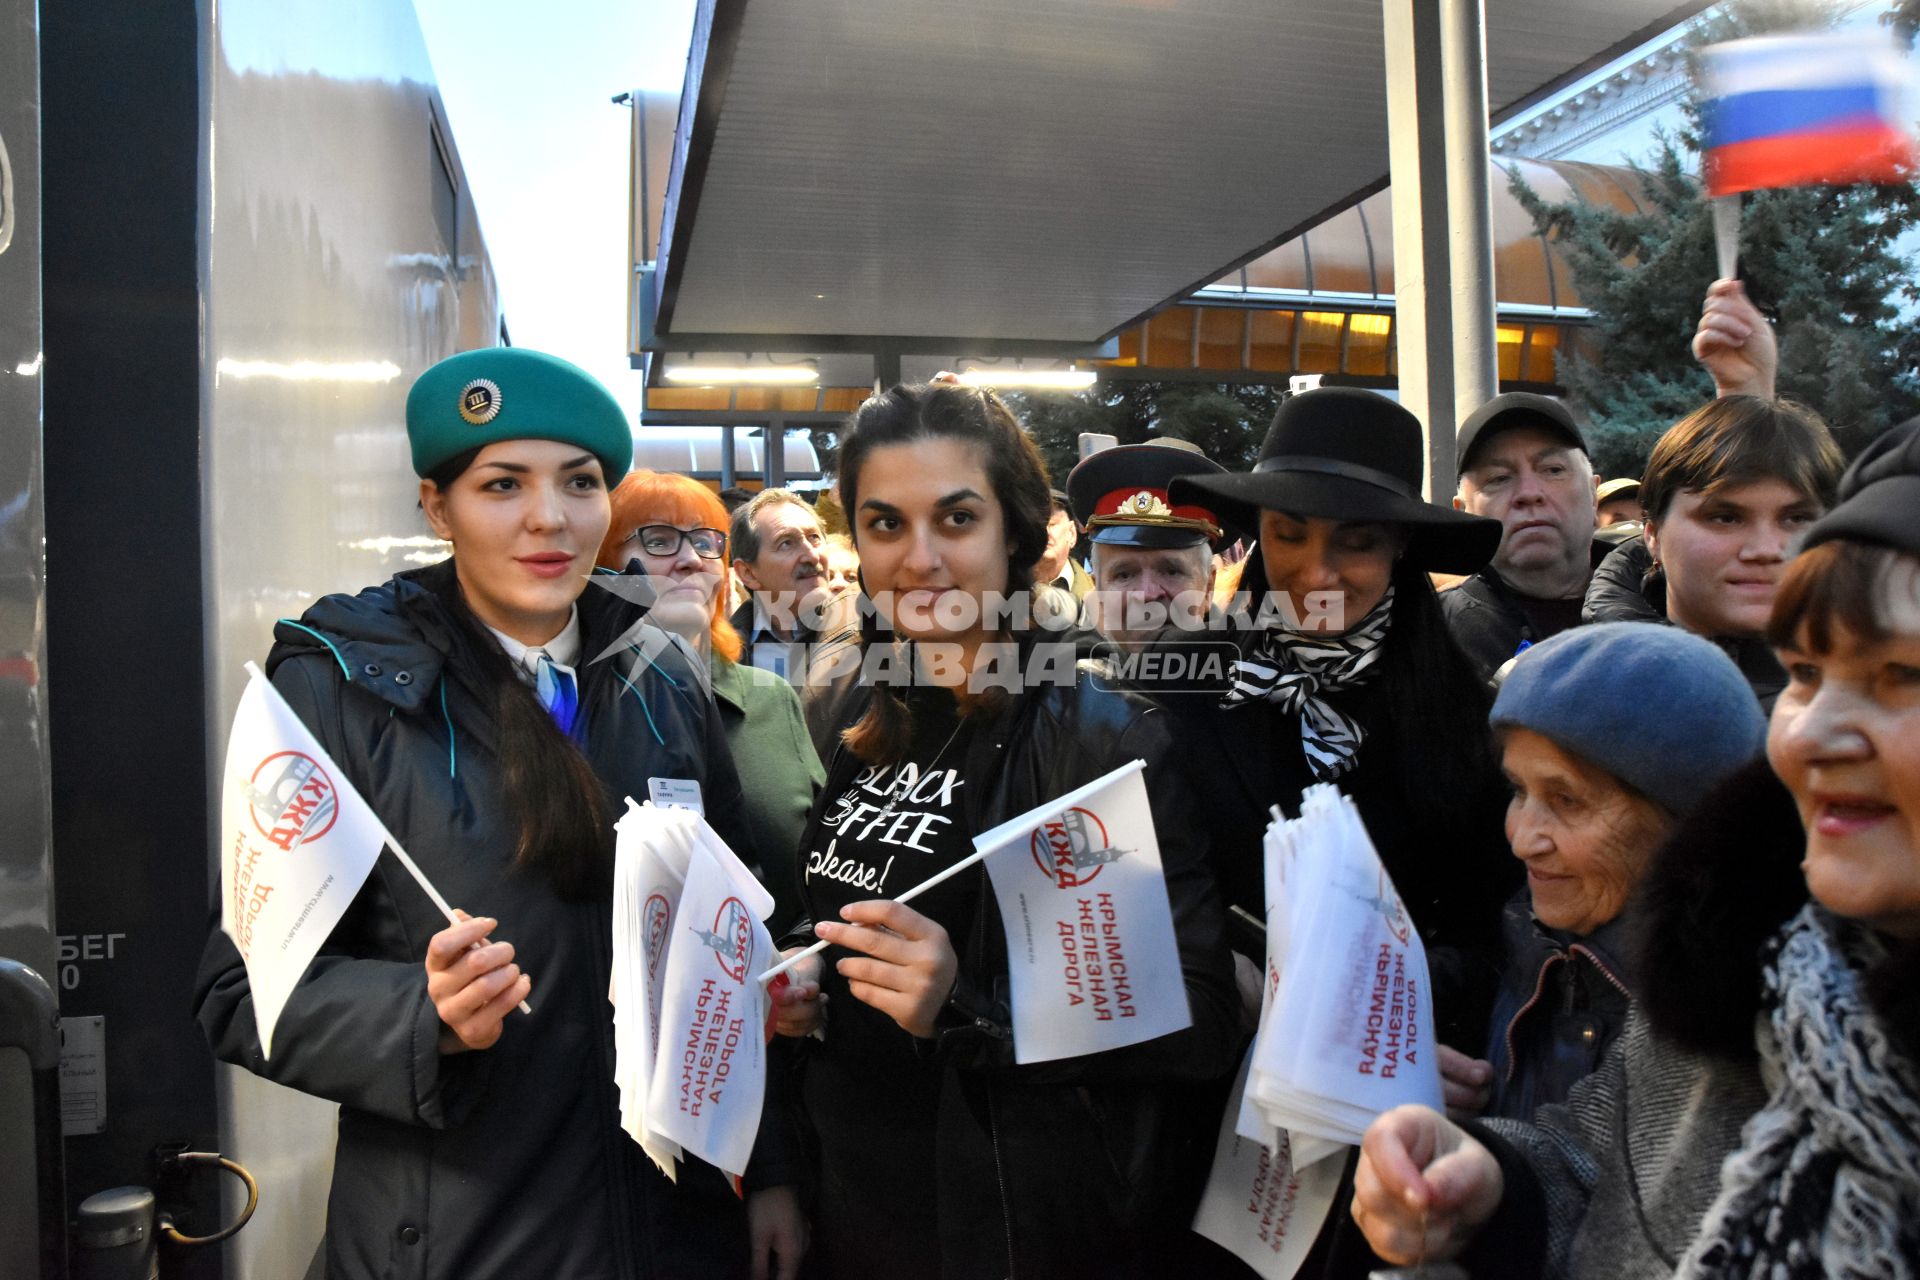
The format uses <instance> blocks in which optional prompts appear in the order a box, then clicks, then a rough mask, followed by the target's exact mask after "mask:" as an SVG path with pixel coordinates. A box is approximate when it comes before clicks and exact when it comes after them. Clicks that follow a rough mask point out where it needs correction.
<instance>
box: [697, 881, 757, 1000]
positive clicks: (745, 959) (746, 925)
mask: <svg viewBox="0 0 1920 1280" xmlns="http://www.w3.org/2000/svg"><path fill="white" fill-rule="evenodd" d="M692 928H693V936H694V937H696V938H698V939H700V943H701V945H702V946H705V947H707V948H709V949H711V950H712V952H713V955H714V959H715V960H717V961H718V962H719V964H720V972H722V973H724V974H726V975H727V976H728V977H729V978H732V979H733V980H734V981H735V982H745V981H746V980H747V970H748V969H749V968H751V967H752V965H753V915H752V913H750V912H749V911H748V910H747V908H746V904H745V903H743V902H741V901H740V899H738V898H728V899H727V900H726V901H725V902H723V903H721V904H720V909H719V910H718V911H716V912H714V915H713V928H711V929H702V928H700V927H699V926H698V925H694V926H693V927H692Z"/></svg>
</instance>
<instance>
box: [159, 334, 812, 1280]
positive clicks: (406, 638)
mask: <svg viewBox="0 0 1920 1280" xmlns="http://www.w3.org/2000/svg"><path fill="white" fill-rule="evenodd" d="M407 434H408V438H409V441H410V443H411V445H412V452H413V464H414V469H415V471H416V472H418V474H419V475H420V477H421V479H420V503H421V506H422V508H423V510H424V512H425V514H426V517H427V520H428V522H429V523H430V524H431V526H432V527H433V530H434V532H435V533H436V534H438V535H439V536H440V537H442V538H445V539H446V540H447V541H449V542H450V543H451V544H452V545H453V551H454V555H453V558H452V559H450V560H447V561H445V562H442V563H440V564H437V565H433V566H430V567H428V568H425V569H419V570H412V571H409V572H407V573H403V574H400V575H398V576H397V577H395V578H394V579H392V580H391V581H390V582H388V583H386V584H384V585H382V586H378V587H372V588H369V589H367V590H365V591H362V592H360V593H359V594H358V595H353V596H347V595H335V596H328V597H326V598H324V599H322V600H320V601H318V602H317V603H315V604H314V605H313V606H312V607H311V608H310V609H309V610H308V611H307V612H306V613H305V614H304V615H303V616H302V617H301V618H300V619H299V620H298V621H292V620H286V621H283V622H282V623H281V624H280V626H279V628H278V629H277V631H276V644H275V646H274V649H273V652H272V654H271V655H270V656H269V657H268V660H267V664H266V665H267V672H268V675H269V676H270V678H271V679H272V681H273V684H274V687H275V688H276V689H277V690H278V691H279V692H280V693H281V694H282V695H283V696H284V698H285V699H286V701H287V702H288V703H289V704H290V705H291V706H292V708H293V710H294V711H295V712H296V713H297V714H298V715H299V717H300V719H301V720H302V721H303V722H304V723H305V724H306V726H307V727H308V729H310V730H311V731H312V733H313V734H314V735H315V737H316V738H318V740H319V741H320V743H321V745H322V746H323V748H324V749H325V750H326V752H327V754H328V755H329V756H330V757H331V758H332V759H333V761H334V762H335V763H336V764H337V765H338V767H339V768H340V769H341V770H342V771H343V772H345V774H346V775H347V777H346V779H345V782H346V783H349V784H351V786H352V787H353V789H354V790H355V791H357V792H358V793H359V794H360V795H361V796H363V797H364V798H365V799H366V800H367V801H368V803H369V804H370V805H371V806H372V808H373V810H374V811H375V813H376V814H377V815H378V816H379V818H380V820H381V821H382V822H383V823H384V824H385V826H386V828H387V829H388V831H390V832H391V833H392V836H393V838H394V840H395V841H396V842H398V843H399V844H401V845H403V846H404V847H405V849H406V852H407V853H408V854H410V855H411V857H412V858H413V860H414V862H416V863H417V864H418V865H419V866H420V867H421V868H422V870H423V871H424V872H425V874H426V876H427V878H428V879H429V880H430V881H431V882H432V883H433V884H434V885H435V886H436V887H437V888H438V889H439V891H440V892H441V893H442V894H443V895H444V897H445V898H446V899H447V900H448V901H450V902H452V903H455V904H463V905H465V906H468V907H471V908H473V909H474V910H476V911H484V912H485V913H486V915H485V916H483V917H480V918H466V917H465V916H464V914H463V916H462V919H461V920H460V922H458V923H454V924H451V925H450V924H449V922H448V921H447V920H446V919H445V918H443V917H442V916H441V914H440V913H439V911H438V910H437V909H436V908H435V906H434V904H433V902H432V901H431V900H430V899H429V898H428V896H427V895H426V893H425V892H424V891H423V890H422V889H421V888H420V887H419V886H418V885H416V884H415V883H413V881H412V880H411V879H409V878H408V876H407V875H406V874H405V873H404V872H403V871H402V870H401V868H400V866H399V864H398V863H397V861H396V860H395V859H393V858H391V857H389V856H385V855H383V856H382V857H381V859H380V861H379V862H378V863H377V864H376V866H375V868H374V871H373V873H372V875H371V876H370V877H369V878H368V880H367V882H366V884H365V886H364V887H363V888H361V890H360V892H359V894H358V896H357V897H356V899H355V900H354V903H353V905H352V907H351V908H350V909H349V910H348V912H347V914H346V915H345V917H344V918H343V919H342V920H341V923H340V924H339V926H338V927H337V928H336V929H335V931H334V933H333V935H332V936H331V938H330V939H329V941H328V943H327V945H326V947H325V948H324V949H322V951H321V952H320V955H319V957H318V958H317V959H316V960H315V961H314V963H313V964H312V965H311V967H310V968H309V969H308V970H307V973H306V975H305V977H304V978H303V979H302V980H301V982H300V984H299V985H298V986H297V987H296V988H295V989H294V990H293V992H292V994H291V996H290V997H289V998H288V1000H287V1003H286V1005H285V1008H284V1010H283V1012H282V1014H281V1017H280V1020H279V1023H278V1027H277V1030H276V1032H275V1034H274V1040H273V1052H272V1055H271V1057H268V1056H267V1055H266V1054H264V1053H263V1052H262V1051H261V1047H260V1045H259V1043H258V1041H257V1038H256V1033H255V1025H254V1024H255V1019H254V1016H253V1012H252V1007H251V1005H252V1002H251V996H250V992H249V987H248V982H247V975H246V970H245V969H244V967H243V966H242V964H241V961H240V957H239V955H238V953H237V952H236V951H235V949H234V947H233V944H232V943H231V942H230V941H229V939H228V938H227V936H226V935H225V934H224V933H219V932H216V933H215V934H214V935H213V936H212V938H211V939H210V940H209V942H208V945H207V950H206V954H205V956H204V958H203V961H202V966H201V972H200V975H199V979H198V982H197V990H196V1012H197V1014H198V1017H199V1020H200V1022H201V1025H202V1027H203V1028H204V1029H205V1031H206V1034H207V1038H208V1040H209V1042H210V1043H211V1045H212V1046H213V1049H214V1052H215V1053H216V1055H217V1056H219V1057H221V1058H222V1059H224V1060H226V1061H229V1062H232V1063H235V1064H237V1065H240V1066H244V1067H246V1068H247V1069H248V1070H250V1071H253V1072H255V1073H257V1074H259V1075H262V1076H264V1077H266V1078H268V1079H270V1080H274V1081H277V1082H279V1083H282V1084H285V1085H288V1086H290V1087H292V1088H295V1089H299V1090H302V1091H303V1092H307V1093H311V1094H314V1095H317V1096H319V1097H322V1098H326V1099H329V1100H331V1101H334V1102H337V1103H339V1104H340V1121H339V1140H338V1146H337V1148H336V1152H335V1159H334V1179H333V1189H332V1194H331V1197H330V1199H329V1202H328V1222H327V1238H326V1254H327V1274H328V1275H329V1276H337V1277H350V1278H360V1277H365V1278H366V1280H373V1278H374V1277H382V1278H384V1277H393V1276H407V1277H415V1278H417V1280H440V1278H442V1277H445V1278H447V1280H451V1278H452V1277H460V1278H461V1280H480V1278H491V1280H524V1278H525V1277H529V1276H543V1277H556V1278H557V1277H562V1276H564V1277H568V1278H569V1280H573V1278H575V1277H583V1278H587V1280H645V1278H650V1277H673V1276H682V1275H694V1274H698V1275H702V1276H739V1277H745V1276H747V1275H748V1274H749V1272H750V1270H751V1269H752V1265H753V1264H752V1263H750V1260H749V1253H750V1247H749V1219H750V1218H751V1219H752V1220H753V1223H754V1225H753V1230H752V1248H753V1250H754V1251H756V1252H757V1253H758V1254H759V1255H760V1256H758V1257H756V1258H755V1259H754V1260H753V1262H754V1263H757V1264H759V1266H760V1267H761V1268H763V1269H764V1267H765V1261H766V1254H768V1253H769V1252H773V1253H778V1254H779V1255H780V1262H781V1264H782V1265H781V1274H782V1275H791V1274H792V1272H793V1269H794V1267H795V1266H796V1265H797V1261H798V1256H799V1253H800V1252H801V1250H802V1249H803V1248H804V1244H803V1240H802V1237H803V1235H804V1225H803V1224H802V1223H801V1222H800V1220H799V1217H798V1212H797V1205H796V1202H795V1201H794V1198H793V1196H792V1194H791V1193H790V1192H789V1191H786V1190H785V1189H784V1188H782V1187H781V1186H779V1185H778V1184H779V1183H781V1182H783V1181H784V1179H783V1178H782V1177H781V1175H780V1171H779V1170H778V1168H777V1167H772V1166H771V1165H769V1164H767V1163H766V1162H763V1163H762V1165H760V1166H756V1168H755V1169H753V1170H750V1171H749V1183H750V1185H754V1186H764V1187H766V1188H767V1189H765V1190H762V1191H759V1192H758V1193H757V1194H755V1195H754V1196H753V1197H752V1198H751V1199H750V1201H749V1204H748V1206H747V1208H746V1209H745V1210H743V1208H742V1205H741V1202H740V1200H739V1198H738V1196H737V1195H736V1194H735V1192H734V1190H733V1188H732V1187H730V1186H728V1185H727V1184H726V1182H725V1180H724V1179H723V1178H722V1177H721V1176H720V1175H719V1174H718V1173H717V1172H715V1171H714V1170H712V1169H710V1168H707V1167H705V1166H699V1165H693V1164H689V1166H688V1167H686V1168H684V1169H683V1170H682V1171H681V1174H680V1179H679V1182H678V1185H675V1184H673V1183H670V1182H668V1181H667V1179H666V1178H664V1177H663V1176H661V1174H660V1173H659V1172H658V1171H657V1170H655V1169H654V1168H653V1167H652V1166H651V1165H650V1164H649V1162H648V1161H647V1160H646V1158H645V1157H644V1156H643V1155H642V1153H641V1152H640V1149H639V1147H638V1146H636V1145H635V1144H634V1143H633V1142H631V1141H630V1140H629V1139H628V1138H627V1137H626V1135H625V1134H624V1133H622V1131H621V1127H620V1122H619V1115H618V1099H617V1097H616V1094H615V1086H614V1073H613V1040H612V1019H611V1016H610V1014H611V1011H610V1008H609V1006H608V1004H607V990H608V983H609V974H610V967H609V956H608V954H607V952H608V945H609V942H608V940H609V936H610V921H609V915H608V911H609V907H608V900H609V893H610V888H611V865H612V864H611V846H612V817H613V811H614V806H615V805H617V804H618V803H619V801H620V798H621V797H622V796H633V797H636V798H641V799H644V798H646V797H647V796H648V795H649V793H650V791H651V790H653V789H654V788H655V787H656V786H658V785H659V784H668V785H669V788H670V790H672V792H673V793H674V794H675V795H676V796H680V797H688V796H692V797H697V799H698V801H699V802H703V803H704V808H705V811H706V813H707V814H708V816H709V818H710V820H711V821H712V823H713V825H714V826H715V827H716V828H717V829H719V830H720V831H721V832H722V834H723V835H724V836H726V837H727V838H729V839H730V840H741V841H742V842H743V846H742V847H744V834H743V832H742V831H741V829H740V825H739V822H738V815H739V814H740V813H741V810H742V806H741V797H740V782H739V778H738V777H737V775H736V773H735V771H734V768H733V764H732V761H731V759H730V758H729V756H728V754H727V751H726V747H725V743H724V740H723V738H722V734H721V729H720V727H719V723H718V720H717V717H716V715H715V713H714V709H713V707H712V705H711V703H710V702H709V701H708V700H707V699H706V697H705V696H704V692H703V688H702V683H701V680H700V676H699V673H698V672H696V671H695V670H694V669H693V668H692V667H691V666H690V665H689V664H688V663H687V662H686V660H685V657H684V654H683V652H682V651H681V650H679V649H678V648H676V647H675V646H674V645H673V644H671V643H668V642H666V641H665V638H664V637H663V636H662V635H661V633H659V632H658V631H656V630H653V629H651V628H643V627H641V626H639V618H640V610H639V608H638V607H637V606H636V605H635V604H634V603H632V602H631V601H630V600H629V599H627V598H625V597H623V596H622V595H621V594H620V593H618V592H617V591H614V590H598V589H593V590H590V589H588V578H589V575H590V574H592V573H593V560H594V555H595V553H596V552H597V550H598V549H599V546H600V542H601V539H602V537H603V535H604V534H605V532H606V528H607V523H608V518H609V507H608V499H607V491H608V486H609V484H610V483H612V482H614V481H617V480H618V479H619V478H620V476H621V475H622V474H623V473H624V472H625V471H626V469H627V467H628V465H629V462H630V460H631V456H632V441H631V435H630V432H629V430H628V427H627V423H626V420H625V415H624V414H623V413H622V411H621V410H620V407H619V405H618V404H617V403H616V402H615V401H614V400H613V398H612V397H611V396H610V395H608V394H607V392H606V391H605V390H604V389H603V388H602V387H600V385H599V384H598V383H596V382H594V381H593V379H592V378H590V377H589V376H588V375H587V374H585V373H583V372H582V371H581V370H579V369H577V368H575V367H573V366H572V365H570V364H567V363H566V362H564V361H560V360H556V359H554V358H553V357H550V356H545V355H541V354H539V353H537V352H532V351H526V350H516V349H491V350H481V351H471V352H466V353H464V354H461V355H457V356H454V357H452V358H450V359H448V360H444V361H442V362H441V363H439V364H437V365H435V366H434V367H432V368H431V369H429V370H428V371H427V372H426V373H424V374H422V375H421V377H420V378H419V380H418V381H417V382H416V383H415V384H414V386H413V388H412V391H411V393H410V395H409V397H408V401H407ZM604 581H605V582H609V583H612V584H614V585H615V586H618V585H619V584H620V582H621V579H619V578H618V577H616V576H611V575H610V576H608V577H607V578H606V579H605V580H604ZM495 935H498V936H497V937H496V936H495ZM522 1001H527V1002H529V1003H530V1005H531V1009H532V1012H531V1013H530V1014H527V1013H516V1012H514V1010H515V1008H516V1006H517V1005H519V1004H520V1003H521V1002H522ZM763 1148H765V1150H766V1152H767V1154H769V1155H771V1156H774V1157H775V1158H776V1159H777V1156H778V1150H777V1148H778V1144H777V1143H763ZM762 1174H765V1175H766V1176H765V1177H762V1176H761V1175H762Z"/></svg>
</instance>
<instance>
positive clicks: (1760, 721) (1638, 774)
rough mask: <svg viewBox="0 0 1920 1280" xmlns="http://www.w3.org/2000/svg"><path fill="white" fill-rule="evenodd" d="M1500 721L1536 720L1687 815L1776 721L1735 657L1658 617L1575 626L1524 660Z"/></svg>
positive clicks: (1508, 686)
mask: <svg viewBox="0 0 1920 1280" xmlns="http://www.w3.org/2000/svg"><path fill="white" fill-rule="evenodd" d="M1491 719H1492V723H1493V727H1494V728H1495V729H1503V728H1508V727H1518V728H1522V729H1531V730H1533V731H1534V732H1535V733H1537V734H1540V735H1541V736H1542V737H1545V738H1549V739H1551V740H1552V741H1553V742H1554V744H1555V745H1556V746H1558V747H1560V749H1561V750H1563V751H1566V752H1569V753H1571V754H1573V755H1576V756H1579V757H1580V758H1581V759H1582V760H1585V761H1587V762H1588V763H1590V764H1592V765H1595V766H1596V767H1598V768H1600V769H1604V770H1605V771H1606V772H1608V773H1610V774H1612V775H1613V776H1614V777H1616V778H1618V779H1619V780H1620V781H1622V782H1624V783H1626V784H1627V785H1628V786H1629V787H1632V788H1633V789H1634V790H1635V791H1638V792H1640V793H1641V794H1642V795H1644V796H1647V797H1648V798H1650V799H1652V800H1653V801H1654V803H1656V804H1658V805H1659V806H1660V807H1661V808H1663V809H1665V810H1666V811H1667V812H1668V813H1671V814H1673V815H1675V816H1679V815H1682V814H1685V813H1686V812H1687V811H1688V810H1690V809H1692V808H1693V806H1694V805H1695V804H1697V803H1699V801H1700V799H1701V798H1702V797H1703V796H1705V795H1706V793H1707V792H1708V791H1709V790H1710V789H1712V787H1713V785H1714V784H1715V783H1717V782H1719V781H1720V780H1721V779H1722V778H1724V777H1726V776H1727V775H1728V774H1729V773H1732V772H1733V771H1734V770H1735V769H1737V768H1739V767H1740V766H1741V765H1743V764H1745V763H1746V762H1747V761H1749V760H1751V759H1753V757H1754V756H1756V755H1758V754H1759V753H1760V751H1761V748H1762V747H1763V746H1764V745H1765V744H1766V737H1767V722H1766V719H1765V718H1764V717H1763V716H1762V715H1761V714H1760V704H1759V701H1758V700H1757V699H1756V698H1755V697H1754V696H1753V690H1752V688H1751V687H1749V686H1748V684H1747V681H1746V678H1745V677H1743V676H1742V675H1741V674H1740V669H1739V668H1738V667H1736V666H1734V665H1733V659H1731V658H1729V657H1728V656H1727V655H1726V654H1725V653H1723V652H1721V650H1720V648H1719V646H1717V645H1715V644H1714V643H1713V642H1712V641H1710V640H1703V639H1701V638H1700V637H1699V636H1696V635H1693V634H1691V633H1689V632H1686V631H1682V630H1681V629H1680V628H1678V627H1671V626H1667V625H1665V624H1663V623H1654V622H1604V623H1599V624H1596V625H1594V626H1587V627H1575V628H1573V629H1572V630H1570V631H1562V632H1561V633H1560V634H1559V635H1557V636H1554V637H1552V638H1551V639H1548V640H1543V641H1541V642H1540V643H1539V644H1537V645H1534V646H1533V647H1532V648H1530V649H1528V650H1527V651H1526V652H1525V653H1522V654H1521V655H1520V657H1519V658H1518V659H1517V660H1516V661H1515V662H1514V664H1513V668H1512V670H1511V671H1509V672H1508V673H1507V678H1506V681H1505V682H1504V683H1502V684H1501V686H1500V695H1499V697H1497V698H1495V699H1494V703H1493V715H1492V717H1491Z"/></svg>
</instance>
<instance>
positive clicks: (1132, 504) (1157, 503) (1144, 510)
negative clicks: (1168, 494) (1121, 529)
mask: <svg viewBox="0 0 1920 1280" xmlns="http://www.w3.org/2000/svg"><path fill="white" fill-rule="evenodd" d="M1120 510H1122V511H1124V512H1129V513H1131V514H1133V515H1136V516H1162V517H1165V516H1171V515H1172V514H1173V509H1172V508H1171V507H1169V506H1168V505H1167V504H1166V503H1165V502H1164V501H1163V500H1162V499H1161V497H1160V495H1159V494H1157V493H1153V492H1150V491H1148V490H1146V489H1142V490H1141V491H1140V492H1138V493H1136V494H1134V495H1133V496H1132V497H1131V498H1128V499H1127V500H1126V501H1125V502H1122V503H1121V504H1120Z"/></svg>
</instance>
